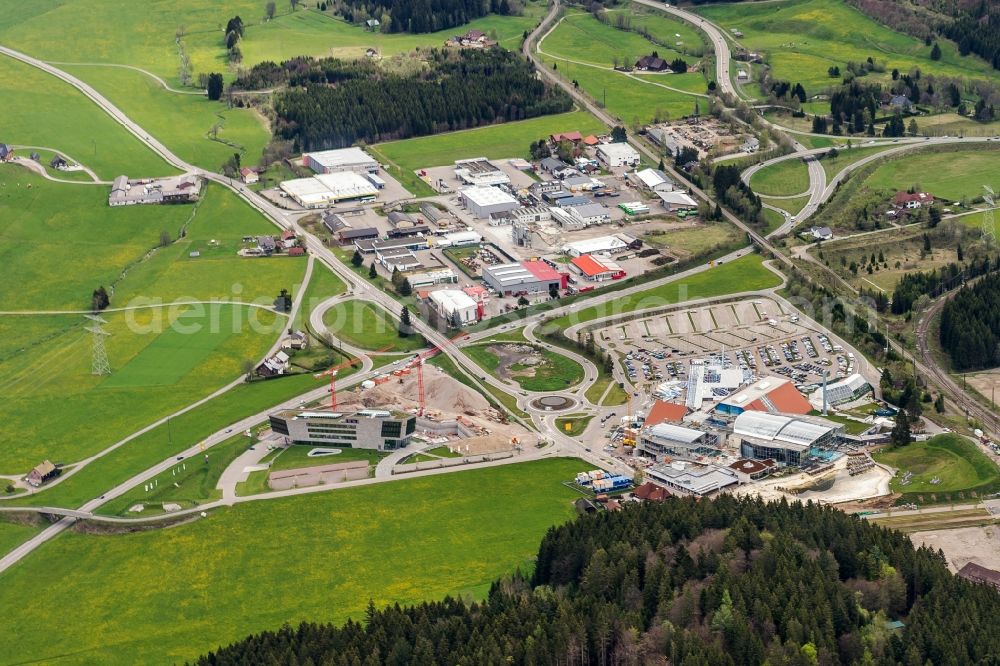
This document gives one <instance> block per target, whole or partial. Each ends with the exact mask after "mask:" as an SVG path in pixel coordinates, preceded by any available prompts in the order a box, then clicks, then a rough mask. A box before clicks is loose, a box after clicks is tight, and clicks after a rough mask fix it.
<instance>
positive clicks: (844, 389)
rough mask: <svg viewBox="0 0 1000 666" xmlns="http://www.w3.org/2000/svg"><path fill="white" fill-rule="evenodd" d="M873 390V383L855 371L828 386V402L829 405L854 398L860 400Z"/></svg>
mask: <svg viewBox="0 0 1000 666" xmlns="http://www.w3.org/2000/svg"><path fill="white" fill-rule="evenodd" d="M871 390H872V387H871V384H869V383H868V382H867V381H865V378H864V377H862V376H861V375H859V374H857V373H854V374H853V375H851V376H850V377H846V378H844V379H841V380H840V381H839V382H834V383H832V384H829V385H828V386H827V387H826V402H827V404H828V405H839V404H841V403H845V402H851V401H853V400H859V399H861V398H863V397H864V396H865V395H867V394H868V393H870V392H871Z"/></svg>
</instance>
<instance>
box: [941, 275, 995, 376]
mask: <svg viewBox="0 0 1000 666" xmlns="http://www.w3.org/2000/svg"><path fill="white" fill-rule="evenodd" d="M998 263H1000V262H998ZM940 341H941V347H942V348H943V349H944V350H945V352H947V354H948V356H949V357H950V358H951V363H952V366H953V367H954V369H955V370H957V371H959V372H965V371H967V370H981V369H984V368H993V367H996V366H997V365H1000V274H997V273H991V274H990V275H987V276H986V277H984V278H983V279H981V280H979V281H978V282H976V284H974V285H972V286H965V287H962V289H961V290H959V292H958V293H957V294H955V297H954V298H952V299H951V300H950V301H948V303H946V304H945V306H944V309H943V310H942V311H941V332H940Z"/></svg>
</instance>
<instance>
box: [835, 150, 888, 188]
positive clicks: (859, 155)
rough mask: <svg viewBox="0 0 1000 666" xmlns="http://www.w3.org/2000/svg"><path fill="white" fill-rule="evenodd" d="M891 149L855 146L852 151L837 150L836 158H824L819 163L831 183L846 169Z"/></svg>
mask: <svg viewBox="0 0 1000 666" xmlns="http://www.w3.org/2000/svg"><path fill="white" fill-rule="evenodd" d="M891 147H892V146H863V147H857V146H855V147H853V148H851V149H850V150H846V149H844V148H837V156H836V157H824V158H823V159H821V160H820V161H819V163H820V164H821V165H823V171H825V172H826V178H827V181H829V180H831V179H832V178H833V177H834V176H836V175H837V174H838V173H840V172H841V171H843V170H844V168H845V167H847V166H849V165H851V164H854V163H855V162H857V161H858V160H862V159H864V158H866V157H868V156H869V155H874V154H875V153H881V152H884V151H886V150H888V149H889V148H891Z"/></svg>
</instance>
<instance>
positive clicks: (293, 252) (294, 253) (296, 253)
mask: <svg viewBox="0 0 1000 666" xmlns="http://www.w3.org/2000/svg"><path fill="white" fill-rule="evenodd" d="M305 253H306V250H305V248H302V247H290V248H288V256H289V257H301V256H302V255H304V254H305Z"/></svg>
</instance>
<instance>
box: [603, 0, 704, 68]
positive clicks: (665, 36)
mask: <svg viewBox="0 0 1000 666" xmlns="http://www.w3.org/2000/svg"><path fill="white" fill-rule="evenodd" d="M622 11H626V12H628V14H629V16H630V18H631V20H632V25H633V26H635V27H642V28H645V29H646V30H648V31H649V33H650V34H651V35H652V36H653V38H655V39H656V40H657V41H659V42H662V43H664V44H668V45H669V46H670V47H671V48H672V49H673V50H674V51H677V52H679V53H682V54H684V55H685V56H686V57H685V60H687V61H688V64H692V63H691V60H692V59H693V57H694V56H700V55H701V54H702V53H704V51H705V41H704V39H703V37H702V33H701V32H699V31H698V29H697V28H695V27H694V26H693V25H691V24H690V23H688V22H687V21H681V20H679V19H674V18H671V17H669V16H667V15H666V14H664V13H662V12H660V11H657V10H653V9H647V8H646V7H643V6H641V5H634V6H630V7H629V8H628V9H626V10H622ZM658 50H659V48H658ZM659 53H660V55H661V57H662V56H663V52H662V51H659Z"/></svg>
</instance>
